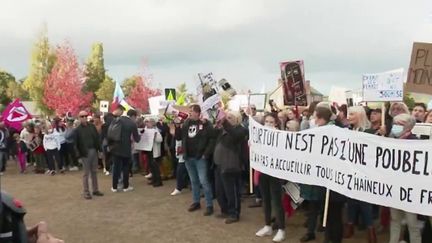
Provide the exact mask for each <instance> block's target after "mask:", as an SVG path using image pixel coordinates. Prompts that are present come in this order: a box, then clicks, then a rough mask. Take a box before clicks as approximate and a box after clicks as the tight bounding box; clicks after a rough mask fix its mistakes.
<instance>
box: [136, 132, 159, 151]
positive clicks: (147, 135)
mask: <svg viewBox="0 0 432 243" xmlns="http://www.w3.org/2000/svg"><path fill="white" fill-rule="evenodd" d="M138 134H139V135H140V136H141V139H140V141H139V143H135V149H136V150H139V151H152V150H153V143H154V139H155V134H156V129H154V128H150V129H149V128H146V129H144V128H138Z"/></svg>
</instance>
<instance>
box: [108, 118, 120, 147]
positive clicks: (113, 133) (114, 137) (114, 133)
mask: <svg viewBox="0 0 432 243" xmlns="http://www.w3.org/2000/svg"><path fill="white" fill-rule="evenodd" d="M121 137H122V123H121V120H120V117H118V118H116V119H114V120H113V121H112V122H111V124H110V126H109V127H108V134H107V138H108V141H110V142H116V143H119V142H121Z"/></svg>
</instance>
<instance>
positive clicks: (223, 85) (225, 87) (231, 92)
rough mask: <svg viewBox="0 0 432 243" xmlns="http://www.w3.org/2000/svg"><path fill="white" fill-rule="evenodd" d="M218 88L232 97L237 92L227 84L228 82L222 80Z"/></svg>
mask: <svg viewBox="0 0 432 243" xmlns="http://www.w3.org/2000/svg"><path fill="white" fill-rule="evenodd" d="M219 86H220V87H221V88H222V89H223V91H225V92H227V93H228V94H229V95H230V96H234V95H236V94H237V92H236V91H235V89H234V88H233V87H232V86H231V84H230V83H228V81H227V80H226V79H224V78H223V79H221V80H220V81H219Z"/></svg>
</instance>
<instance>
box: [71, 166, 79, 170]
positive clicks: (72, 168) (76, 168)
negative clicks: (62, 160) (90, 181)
mask: <svg viewBox="0 0 432 243" xmlns="http://www.w3.org/2000/svg"><path fill="white" fill-rule="evenodd" d="M78 170H79V168H78V167H77V166H73V167H70V168H69V171H78Z"/></svg>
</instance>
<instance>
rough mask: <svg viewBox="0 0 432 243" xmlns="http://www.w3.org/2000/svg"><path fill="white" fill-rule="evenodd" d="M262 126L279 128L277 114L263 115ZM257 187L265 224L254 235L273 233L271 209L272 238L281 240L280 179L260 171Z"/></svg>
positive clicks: (283, 221)
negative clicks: (275, 229)
mask: <svg viewBox="0 0 432 243" xmlns="http://www.w3.org/2000/svg"><path fill="white" fill-rule="evenodd" d="M264 126H266V127H271V128H275V129H279V128H280V123H279V119H278V117H277V115H275V113H269V114H267V115H265V116H264ZM259 187H260V191H261V195H262V198H263V207H264V218H265V226H264V227H263V228H262V229H260V230H259V231H258V232H256V234H255V235H256V236H258V237H264V236H271V235H272V234H273V229H272V226H271V221H272V210H274V212H273V214H274V217H275V218H276V222H275V225H276V228H277V230H278V231H277V233H276V235H275V237H274V238H273V241H274V242H282V241H284V240H285V235H286V233H285V213H284V210H283V208H282V195H283V190H282V184H281V181H280V179H278V178H276V177H272V176H269V175H266V174H262V173H260V175H259Z"/></svg>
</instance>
